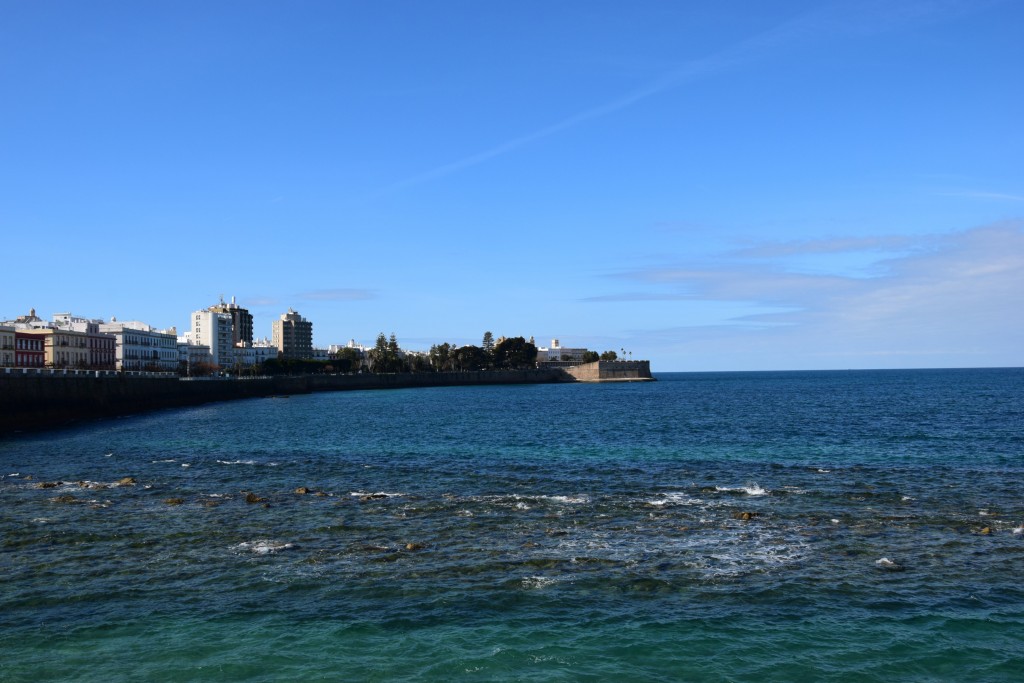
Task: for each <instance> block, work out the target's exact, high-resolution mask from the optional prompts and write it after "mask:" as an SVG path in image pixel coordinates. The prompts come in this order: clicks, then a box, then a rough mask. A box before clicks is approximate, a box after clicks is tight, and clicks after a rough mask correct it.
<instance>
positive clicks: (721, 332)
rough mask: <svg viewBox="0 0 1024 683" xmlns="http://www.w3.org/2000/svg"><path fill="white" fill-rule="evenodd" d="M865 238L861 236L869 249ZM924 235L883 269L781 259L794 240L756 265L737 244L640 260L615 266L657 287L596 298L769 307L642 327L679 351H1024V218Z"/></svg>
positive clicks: (997, 359)
mask: <svg viewBox="0 0 1024 683" xmlns="http://www.w3.org/2000/svg"><path fill="white" fill-rule="evenodd" d="M886 239H887V238H883V239H880V242H879V243H885V242H886ZM863 242H864V241H863V240H860V239H855V240H850V241H849V244H850V247H851V248H854V249H857V250H860V249H861V247H862V246H863ZM916 242H917V243H916V244H909V243H908V245H907V246H910V247H914V248H912V249H910V250H909V251H908V253H906V254H903V255H900V256H896V257H887V258H883V259H880V260H879V261H878V262H877V263H876V264H875V267H876V269H877V272H878V273H879V274H878V275H876V276H874V277H868V278H858V277H850V276H842V275H808V274H802V273H793V272H788V271H787V270H786V268H785V264H784V261H783V260H782V259H781V257H783V256H785V255H786V254H788V253H789V251H788V247H787V245H786V244H776V245H772V244H765V245H763V251H762V252H761V253H763V254H772V253H775V254H778V255H780V261H778V262H775V263H772V264H767V265H766V264H764V263H758V264H755V265H751V264H750V263H747V262H744V261H743V260H742V259H739V258H738V257H735V256H733V257H731V258H726V259H725V260H724V261H721V260H719V261H716V265H714V266H709V267H700V266H697V267H685V268H683V267H679V268H676V267H658V268H650V269H643V270H635V271H631V272H627V273H621V274H618V275H616V276H615V277H616V278H617V279H625V280H627V281H630V282H631V283H633V284H647V285H648V286H649V287H650V288H651V291H645V292H639V293H638V292H635V291H633V292H631V293H625V294H618V295H616V294H612V295H606V296H600V297H593V298H591V299H588V301H596V302H606V303H607V302H628V301H646V302H652V301H665V302H666V304H665V305H666V306H676V307H680V306H681V307H683V308H682V310H683V311H684V312H685V302H686V301H687V300H689V301H703V302H707V301H716V302H753V303H754V304H755V306H756V307H758V308H760V309H762V310H763V311H764V312H763V313H755V314H753V315H746V316H743V317H741V318H734V319H731V320H727V321H721V323H719V324H713V325H703V326H695V327H686V326H675V327H671V328H664V329H660V330H657V329H655V330H637V331H635V334H636V336H637V337H642V338H644V339H646V340H649V341H650V342H651V343H656V344H661V345H664V347H665V348H666V349H673V350H674V351H673V352H674V353H676V354H682V355H686V354H694V353H699V354H707V355H716V356H722V355H723V354H726V355H727V354H728V353H730V350H731V352H732V353H734V354H737V356H738V357H739V356H741V355H742V356H747V357H749V355H750V354H751V353H757V354H761V355H762V356H763V357H764V358H768V357H771V358H772V359H773V360H771V361H766V360H765V361H762V362H761V363H760V365H759V366H758V367H783V366H787V367H800V366H802V365H804V366H806V367H826V366H831V365H829V364H830V363H833V362H834V361H838V359H840V358H843V359H846V360H845V362H844V363H843V366H844V367H864V366H866V365H865V363H867V366H870V364H871V361H873V360H877V359H878V358H893V359H901V360H903V361H906V360H907V359H912V358H920V359H927V358H936V359H937V358H942V359H945V360H944V361H943V363H941V364H946V365H948V364H950V363H952V364H969V363H968V362H967V361H960V362H958V361H956V360H955V359H957V358H961V359H970V358H977V359H978V363H980V364H991V363H996V364H1022V363H1024V316H1021V315H1020V308H1021V302H1022V299H1024V221H1020V220H1017V221H1007V222H1002V223H997V224H994V225H988V226H983V227H978V228H973V229H970V230H965V231H962V232H958V233H953V234H945V235H932V236H926V237H923V238H919V239H917V240H916ZM839 243H840V241H835V244H839ZM869 243H870V240H869ZM790 246H791V245H790ZM671 302H682V303H675V304H674V303H671ZM672 317H673V318H679V317H680V313H679V312H678V311H677V312H675V313H674V314H673V316H672ZM800 358H803V359H804V361H800V360H799V359H800ZM811 359H818V360H819V361H820V362H817V363H815V362H813V361H811ZM922 363H925V364H926V362H925V361H923V360H922V362H921V363H917V365H919V366H921V365H922Z"/></svg>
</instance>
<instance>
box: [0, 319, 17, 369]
mask: <svg viewBox="0 0 1024 683" xmlns="http://www.w3.org/2000/svg"><path fill="white" fill-rule="evenodd" d="M13 366H14V328H13V327H7V326H0V367H3V368H10V367H13Z"/></svg>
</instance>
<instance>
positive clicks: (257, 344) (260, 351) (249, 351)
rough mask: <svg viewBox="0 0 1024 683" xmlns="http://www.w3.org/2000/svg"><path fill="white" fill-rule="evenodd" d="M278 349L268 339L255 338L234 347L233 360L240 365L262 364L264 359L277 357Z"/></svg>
mask: <svg viewBox="0 0 1024 683" xmlns="http://www.w3.org/2000/svg"><path fill="white" fill-rule="evenodd" d="M277 354H278V349H277V347H276V346H274V345H273V344H271V343H270V340H268V339H257V340H256V341H254V342H253V343H252V344H249V343H247V342H242V343H241V344H239V345H238V346H236V347H235V360H237V361H238V362H239V363H241V364H242V365H249V366H252V365H262V364H263V362H264V361H268V360H270V359H272V358H273V359H277Z"/></svg>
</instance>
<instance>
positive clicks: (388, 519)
mask: <svg viewBox="0 0 1024 683" xmlns="http://www.w3.org/2000/svg"><path fill="white" fill-rule="evenodd" d="M659 380H660V381H658V382H656V383H646V384H609V385H593V384H576V385H543V386H511V387H461V388H441V389H415V390H394V391H376V392H372V391H371V392H349V393H324V394H316V395H306V396H294V397H291V398H277V399H259V400H250V401H238V402H232V403H222V404H214V405H208V406H202V407H199V408H194V409H187V410H178V411H166V412H160V413H154V414H150V415H145V416H135V417H128V418H123V419H118V420H110V421H105V422H96V423H92V424H88V425H84V426H82V427H79V428H75V429H70V430H62V431H58V432H53V433H50V434H44V435H31V436H25V437H21V438H14V439H7V440H4V441H0V474H2V475H3V478H2V479H0V533H2V548H0V571H2V576H3V577H4V578H3V592H2V595H0V655H2V656H0V678H2V679H3V680H5V681H6V680H13V681H18V680H84V681H93V680H95V681H106V680H111V679H135V680H172V681H173V680H239V679H245V680H292V679H317V678H322V679H330V680H337V679H341V678H350V679H356V680H388V681H390V680H448V679H457V680H620V679H627V680H631V679H635V680H666V681H668V680H759V681H764V680H798V679H800V680H802V679H807V680H886V681H891V680H893V679H909V680H993V681H999V680H1007V681H1008V680H1019V678H1020V675H1021V674H1020V672H1021V671H1024V588H1022V583H1021V577H1022V576H1024V370H1020V369H1011V370H935V371H924V370H918V371H878V372H861V371H857V372H793V373H706V374H705V373H694V374H690V373H687V374H669V375H660V376H659ZM124 477H131V478H133V479H134V483H125V484H123V485H119V484H118V482H119V481H120V480H122V478H124Z"/></svg>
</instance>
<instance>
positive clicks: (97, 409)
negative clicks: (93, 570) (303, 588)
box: [0, 370, 574, 435]
mask: <svg viewBox="0 0 1024 683" xmlns="http://www.w3.org/2000/svg"><path fill="white" fill-rule="evenodd" d="M566 381H569V382H571V381H574V380H573V378H572V377H570V376H568V375H567V374H566V373H564V372H562V371H560V370H507V371H506V370H496V371H490V372H438V373H415V374H413V373H410V374H393V375H372V374H361V375H302V376H296V377H288V376H278V377H266V378H256V379H193V380H179V379H178V378H176V377H129V376H117V375H115V376H101V377H97V376H88V375H86V376H81V375H79V376H71V375H68V376H59V375H58V376H31V375H29V376H24V375H14V374H10V375H5V374H3V373H0V435H5V434H11V433H14V432H19V431H29V430H39V429H49V428H53V427H59V426H62V425H66V424H68V423H71V422H75V421H78V420H83V419H91V418H101V417H115V416H118V415H129V414H133V413H141V412H146V411H150V410H158V409H161V408H177V407H183V406H190V405H199V404H202V403H210V402H212V401H230V400H235V399H242V398H256V397H260V396H274V395H281V394H304V393H309V392H313V391H351V390H359V389H400V388H412V387H441V386H463V385H481V384H540V383H552V382H566Z"/></svg>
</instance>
